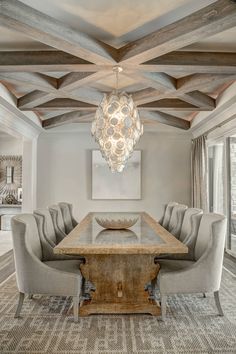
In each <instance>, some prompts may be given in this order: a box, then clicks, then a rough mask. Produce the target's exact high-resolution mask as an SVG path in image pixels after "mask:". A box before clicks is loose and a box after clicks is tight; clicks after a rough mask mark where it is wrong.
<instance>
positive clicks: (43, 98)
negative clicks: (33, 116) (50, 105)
mask: <svg viewBox="0 0 236 354" xmlns="http://www.w3.org/2000/svg"><path fill="white" fill-rule="evenodd" d="M54 97H55V95H53V93H47V92H42V91H39V90H35V91H32V92H30V93H27V94H26V95H24V96H22V97H20V98H18V100H17V107H18V108H19V109H20V110H22V111H31V110H32V108H33V107H34V106H38V105H41V104H43V103H45V102H48V101H50V100H52V99H53V98H54Z"/></svg>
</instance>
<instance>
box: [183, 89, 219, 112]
mask: <svg viewBox="0 0 236 354" xmlns="http://www.w3.org/2000/svg"><path fill="white" fill-rule="evenodd" d="M176 96H177V97H178V98H180V99H182V100H184V101H185V102H188V103H190V104H193V105H195V106H198V107H201V108H202V109H203V110H205V111H212V110H213V109H214V108H215V107H216V103H215V100H214V98H212V97H210V96H208V95H206V94H205V93H202V92H200V91H193V92H188V93H177V95H176Z"/></svg>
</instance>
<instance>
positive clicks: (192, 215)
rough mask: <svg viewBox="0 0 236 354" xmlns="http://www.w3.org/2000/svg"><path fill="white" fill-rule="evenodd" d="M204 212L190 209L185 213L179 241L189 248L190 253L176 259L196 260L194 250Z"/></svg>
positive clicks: (177, 256)
mask: <svg viewBox="0 0 236 354" xmlns="http://www.w3.org/2000/svg"><path fill="white" fill-rule="evenodd" d="M202 214H203V211H202V210H201V209H197V208H188V209H187V210H186V211H185V214H184V218H183V222H182V227H181V230H180V236H179V240H180V241H181V242H183V243H184V244H185V245H186V246H187V247H188V253H187V254H182V255H175V256H174V258H176V259H190V260H193V259H194V248H195V243H196V240H197V235H198V230H199V225H200V221H201V218H202Z"/></svg>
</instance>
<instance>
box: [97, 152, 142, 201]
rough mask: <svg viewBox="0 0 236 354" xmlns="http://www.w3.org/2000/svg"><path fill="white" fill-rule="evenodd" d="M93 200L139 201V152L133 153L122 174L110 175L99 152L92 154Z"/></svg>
mask: <svg viewBox="0 0 236 354" xmlns="http://www.w3.org/2000/svg"><path fill="white" fill-rule="evenodd" d="M92 198H93V199H141V151H134V152H133V155H132V156H131V158H130V159H129V160H128V162H127V164H126V166H125V168H124V170H123V172H121V173H119V172H115V173H112V172H111V171H110V169H109V167H108V165H107V162H106V161H105V160H104V158H103V157H102V155H101V152H100V151H99V150H94V151H93V152H92Z"/></svg>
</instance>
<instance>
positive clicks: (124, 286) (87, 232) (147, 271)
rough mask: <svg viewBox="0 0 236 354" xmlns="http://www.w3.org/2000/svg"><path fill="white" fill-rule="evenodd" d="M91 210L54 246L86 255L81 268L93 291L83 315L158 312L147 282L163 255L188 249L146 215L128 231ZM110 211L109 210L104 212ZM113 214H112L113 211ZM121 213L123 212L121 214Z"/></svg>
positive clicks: (59, 252)
mask: <svg viewBox="0 0 236 354" xmlns="http://www.w3.org/2000/svg"><path fill="white" fill-rule="evenodd" d="M101 214H103V213H89V214H88V215H87V216H86V217H85V218H84V219H83V220H82V221H81V223H80V224H79V225H78V226H77V227H76V228H75V229H74V230H73V231H72V232H71V233H70V234H69V235H68V236H67V237H65V239H64V240H62V241H61V242H60V243H59V244H58V245H57V246H56V247H55V248H54V252H55V253H57V254H68V255H82V256H84V257H85V263H84V264H81V266H80V269H81V272H82V274H83V276H84V278H85V279H87V280H89V281H90V282H91V283H92V284H93V286H94V288H95V291H91V300H89V301H84V302H83V303H82V304H81V306H80V316H87V315H90V314H108V313H109V314H130V313H148V314H151V315H154V316H158V315H160V306H158V304H157V303H156V302H155V301H154V299H153V298H150V295H149V291H148V290H147V284H148V283H149V284H150V283H152V282H154V281H155V279H156V277H157V275H158V271H159V268H160V267H159V265H158V264H156V263H155V262H154V259H155V258H156V256H157V255H159V254H166V253H167V254H176V253H187V251H188V249H187V247H186V246H185V245H183V244H182V243H181V242H180V241H178V240H177V239H176V238H175V237H174V236H173V235H171V234H170V233H169V232H168V231H166V230H165V229H164V228H163V227H162V226H161V225H160V224H158V223H157V222H156V221H155V220H154V219H153V218H151V216H149V215H148V214H147V213H127V218H128V217H129V215H130V214H132V215H133V214H135V215H136V216H137V214H138V217H139V220H138V222H137V223H136V224H135V225H134V226H133V227H132V228H130V229H127V230H105V229H102V228H101V227H100V226H99V225H98V224H97V222H96V220H95V217H96V215H99V216H100V217H101ZM104 214H106V215H107V213H104ZM111 214H112V213H109V215H111ZM122 214H123V213H122Z"/></svg>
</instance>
